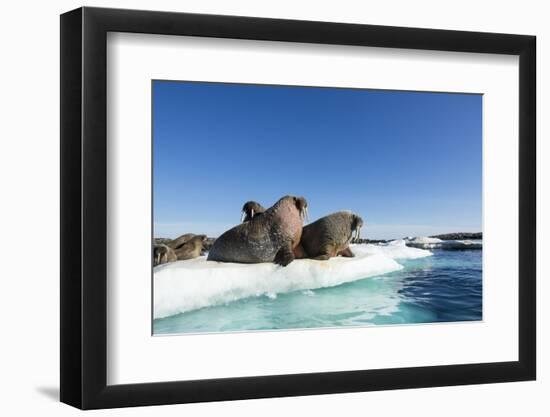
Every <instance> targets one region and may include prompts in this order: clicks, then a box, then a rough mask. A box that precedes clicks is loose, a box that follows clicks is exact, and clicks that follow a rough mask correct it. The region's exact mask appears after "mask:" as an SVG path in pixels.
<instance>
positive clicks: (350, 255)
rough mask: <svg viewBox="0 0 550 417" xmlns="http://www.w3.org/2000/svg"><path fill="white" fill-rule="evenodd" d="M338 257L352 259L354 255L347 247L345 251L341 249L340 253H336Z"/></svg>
mask: <svg viewBox="0 0 550 417" xmlns="http://www.w3.org/2000/svg"><path fill="white" fill-rule="evenodd" d="M338 255H340V256H343V257H344V258H353V257H354V256H355V254H354V253H353V252H352V251H351V249H350V247H349V246H348V247H347V248H345V249H342V250H341V251H340V252H338Z"/></svg>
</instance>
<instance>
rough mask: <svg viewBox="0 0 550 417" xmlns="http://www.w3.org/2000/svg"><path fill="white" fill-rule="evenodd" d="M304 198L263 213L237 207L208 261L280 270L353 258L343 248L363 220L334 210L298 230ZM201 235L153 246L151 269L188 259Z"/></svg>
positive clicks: (254, 205) (252, 205)
mask: <svg viewBox="0 0 550 417" xmlns="http://www.w3.org/2000/svg"><path fill="white" fill-rule="evenodd" d="M307 213H308V209H307V201H306V199H305V198H304V197H296V196H290V195H288V196H285V197H282V198H281V199H279V200H278V201H277V202H276V203H275V204H274V205H273V206H271V207H270V208H268V209H265V208H264V207H263V206H262V205H261V204H259V203H258V202H256V201H248V202H246V203H245V204H244V205H243V208H242V217H241V223H240V224H239V225H237V226H235V227H233V228H231V229H229V230H227V231H226V232H224V233H223V234H222V235H221V236H220V237H218V238H217V239H216V240H215V241H214V243H213V245H212V247H211V248H210V249H209V251H208V257H207V260H208V261H218V262H237V263H261V262H274V263H276V264H278V265H281V266H286V265H288V264H289V263H291V262H292V261H293V260H294V259H303V258H308V259H315V260H327V259H329V258H332V257H335V256H339V255H340V256H344V257H353V256H354V254H353V252H352V251H351V249H350V247H349V244H350V242H351V240H352V238H356V239H359V238H360V231H361V227H363V219H362V218H361V217H360V216H358V215H357V214H354V213H352V212H351V211H338V212H336V213H332V214H329V215H327V216H325V217H322V218H320V219H318V220H316V221H315V222H313V223H310V224H308V225H306V226H304V219H307ZM206 239H207V238H206V236H205V235H192V234H185V235H182V236H180V237H178V238H177V239H174V240H171V241H168V242H166V243H164V244H156V245H155V247H154V252H153V254H154V265H158V264H162V263H166V262H173V261H176V260H185V259H192V258H195V257H198V256H200V254H201V252H202V251H203V250H204V242H205V240H206Z"/></svg>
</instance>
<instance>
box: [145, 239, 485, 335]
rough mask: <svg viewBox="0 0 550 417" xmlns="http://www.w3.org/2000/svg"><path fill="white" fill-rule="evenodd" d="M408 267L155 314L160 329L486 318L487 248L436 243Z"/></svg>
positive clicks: (266, 327) (192, 330) (185, 330)
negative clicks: (484, 257)
mask: <svg viewBox="0 0 550 417" xmlns="http://www.w3.org/2000/svg"><path fill="white" fill-rule="evenodd" d="M430 252H431V253H432V256H427V257H422V258H418V259H401V260H399V264H401V265H402V266H403V268H402V269H401V270H399V271H394V272H389V273H386V274H382V275H379V276H374V277H369V278H365V279H360V280H356V281H353V282H349V283H345V284H341V285H337V286H332V287H327V288H318V289H311V290H300V291H294V292H289V293H282V294H276V295H262V296H257V297H248V298H244V299H239V300H236V301H232V302H228V303H225V304H222V305H214V306H210V307H205V308H201V309H197V310H193V311H188V312H185V313H181V314H177V315H173V316H169V317H165V318H160V319H156V320H154V324H153V327H154V333H155V334H169V333H200V332H223V331H253V330H274V329H299V328H319V327H342V326H374V325H398V324H415V323H436V322H462V321H478V320H482V311H483V309H482V306H483V300H482V290H483V286H482V254H483V251H482V250H480V249H470V250H443V249H431V250H430Z"/></svg>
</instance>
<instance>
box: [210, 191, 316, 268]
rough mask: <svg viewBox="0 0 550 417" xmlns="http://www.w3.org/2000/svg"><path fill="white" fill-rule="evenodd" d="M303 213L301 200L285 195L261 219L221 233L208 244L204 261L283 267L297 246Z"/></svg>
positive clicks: (303, 207) (259, 217)
mask: <svg viewBox="0 0 550 417" xmlns="http://www.w3.org/2000/svg"><path fill="white" fill-rule="evenodd" d="M306 213H307V201H306V199H305V198H304V197H295V196H285V197H283V198H281V199H280V200H279V201H277V202H276V203H275V204H274V205H273V206H271V207H270V208H269V209H267V210H266V211H265V212H263V213H262V215H261V216H254V217H253V218H252V219H251V220H249V221H247V222H246V223H241V224H239V225H237V226H235V227H233V228H232V229H229V230H228V231H226V232H225V233H223V234H222V235H221V236H220V237H219V238H217V239H216V241H215V242H214V244H213V245H212V248H211V249H210V252H209V253H208V260H209V261H219V262H238V263H260V262H275V263H276V264H279V265H282V266H286V265H288V264H289V263H290V262H292V261H293V260H294V254H293V252H292V251H293V249H294V248H295V247H296V246H297V245H298V244H299V243H300V237H301V235H302V226H303V218H304V216H305V214H306Z"/></svg>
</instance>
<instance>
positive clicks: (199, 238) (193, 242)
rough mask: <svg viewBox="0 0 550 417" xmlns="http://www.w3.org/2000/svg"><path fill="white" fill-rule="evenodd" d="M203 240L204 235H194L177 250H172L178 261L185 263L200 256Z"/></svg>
mask: <svg viewBox="0 0 550 417" xmlns="http://www.w3.org/2000/svg"><path fill="white" fill-rule="evenodd" d="M205 240H206V235H195V236H193V237H192V238H191V239H190V240H188V241H187V242H185V243H184V244H183V245H181V246H180V247H179V248H177V249H174V253H175V254H176V257H177V259H178V261H185V260H187V259H193V258H197V257H199V256H201V253H202V244H203V242H204V241H205Z"/></svg>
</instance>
